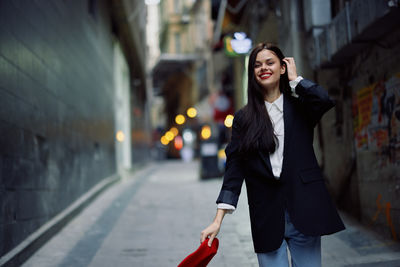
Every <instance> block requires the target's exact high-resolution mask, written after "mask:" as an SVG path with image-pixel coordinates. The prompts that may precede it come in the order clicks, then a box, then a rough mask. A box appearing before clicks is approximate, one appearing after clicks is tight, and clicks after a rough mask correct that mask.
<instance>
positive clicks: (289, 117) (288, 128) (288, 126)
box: [282, 95, 295, 170]
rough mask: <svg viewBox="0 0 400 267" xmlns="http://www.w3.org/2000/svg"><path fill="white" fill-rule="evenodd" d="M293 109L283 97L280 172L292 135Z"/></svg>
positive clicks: (287, 99)
mask: <svg viewBox="0 0 400 267" xmlns="http://www.w3.org/2000/svg"><path fill="white" fill-rule="evenodd" d="M294 115H295V114H294V107H293V103H292V102H291V100H290V99H289V97H288V96H286V95H284V98H283V121H284V124H285V126H284V128H285V137H284V141H283V142H284V143H285V144H284V146H283V162H282V170H283V166H284V163H285V158H287V153H288V152H289V145H290V138H291V137H292V135H293V130H292V126H293V122H294V117H295V116H294Z"/></svg>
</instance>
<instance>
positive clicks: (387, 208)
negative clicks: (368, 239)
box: [371, 194, 397, 241]
mask: <svg viewBox="0 0 400 267" xmlns="http://www.w3.org/2000/svg"><path fill="white" fill-rule="evenodd" d="M381 202H382V195H381V194H378V197H377V199H376V207H377V210H376V212H375V215H374V216H373V217H372V221H371V223H375V222H376V220H377V219H378V217H379V216H380V214H381V213H382V211H383V209H385V215H386V216H385V217H386V223H387V226H388V227H389V230H390V233H391V235H392V238H393V240H395V241H397V233H396V230H395V227H394V224H393V221H392V216H391V208H392V204H391V203H390V202H386V204H385V207H383V205H382V203H381Z"/></svg>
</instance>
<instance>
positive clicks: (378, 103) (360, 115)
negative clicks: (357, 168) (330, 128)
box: [353, 73, 400, 166]
mask: <svg viewBox="0 0 400 267" xmlns="http://www.w3.org/2000/svg"><path fill="white" fill-rule="evenodd" d="M353 122H354V124H353V126H354V138H355V143H356V147H357V150H358V151H362V150H364V151H365V150H368V151H373V152H376V153H377V155H378V156H379V158H380V165H381V166H386V165H387V164H393V163H395V164H400V73H398V74H396V75H394V76H392V77H391V78H390V79H388V80H387V81H383V80H382V81H379V82H377V83H374V84H372V85H370V86H367V87H365V88H362V89H360V90H358V91H357V92H356V93H355V94H354V95H353Z"/></svg>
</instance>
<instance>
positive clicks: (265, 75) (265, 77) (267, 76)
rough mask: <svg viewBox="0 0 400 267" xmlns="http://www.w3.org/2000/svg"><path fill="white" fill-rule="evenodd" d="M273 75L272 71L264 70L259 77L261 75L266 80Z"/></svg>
mask: <svg viewBox="0 0 400 267" xmlns="http://www.w3.org/2000/svg"><path fill="white" fill-rule="evenodd" d="M271 76H272V73H271V72H263V73H261V74H260V75H258V77H260V79H261V80H266V79H268V78H269V77H271Z"/></svg>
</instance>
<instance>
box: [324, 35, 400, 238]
mask: <svg viewBox="0 0 400 267" xmlns="http://www.w3.org/2000/svg"><path fill="white" fill-rule="evenodd" d="M399 34H400V31H397V32H392V33H391V34H389V35H388V36H387V37H386V38H387V39H386V40H385V39H383V40H380V41H381V42H382V44H390V43H391V45H387V46H385V45H377V44H372V43H371V45H370V46H369V47H368V48H367V49H365V50H363V51H361V52H360V53H359V54H358V55H357V56H356V57H355V58H354V59H353V60H352V61H351V62H349V64H348V65H347V66H344V67H343V69H341V70H340V69H338V70H336V71H331V72H330V73H329V72H328V71H320V72H319V73H320V74H321V75H320V77H321V79H320V82H322V83H324V84H326V85H327V87H328V88H329V89H331V91H333V92H334V94H336V96H337V98H338V100H339V105H337V106H336V112H332V113H331V114H330V116H329V117H328V118H327V121H326V123H325V124H324V125H323V129H324V140H326V141H325V150H324V156H325V160H326V162H327V164H326V169H325V173H326V174H327V176H328V177H329V180H330V181H331V184H332V187H333V188H334V191H335V194H336V196H337V200H338V201H339V203H340V204H341V206H342V207H343V208H344V209H346V210H349V211H350V212H352V213H353V214H356V215H358V217H359V218H360V219H361V220H362V222H364V223H365V224H366V225H369V226H370V227H371V228H373V229H374V230H376V231H378V232H380V233H382V234H383V235H385V236H386V237H388V238H392V239H394V240H399V239H400V235H399V234H400V63H399V62H400V45H399V44H398V43H397V44H396V43H393V42H391V41H390V39H392V38H395V36H399ZM328 162H329V164H328Z"/></svg>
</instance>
